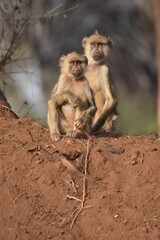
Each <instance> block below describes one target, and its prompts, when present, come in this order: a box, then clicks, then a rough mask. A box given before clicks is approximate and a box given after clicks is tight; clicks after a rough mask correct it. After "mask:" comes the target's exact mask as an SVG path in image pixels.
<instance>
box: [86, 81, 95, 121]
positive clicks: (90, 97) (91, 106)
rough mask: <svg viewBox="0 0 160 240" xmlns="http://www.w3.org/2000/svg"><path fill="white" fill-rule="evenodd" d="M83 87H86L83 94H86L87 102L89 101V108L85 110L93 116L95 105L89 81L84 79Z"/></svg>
mask: <svg viewBox="0 0 160 240" xmlns="http://www.w3.org/2000/svg"><path fill="white" fill-rule="evenodd" d="M85 89H86V93H85V94H86V96H87V99H88V102H89V108H88V109H87V110H86V111H85V112H86V113H87V114H89V115H90V116H92V117H93V116H94V114H95V112H96V110H97V108H96V105H95V101H94V97H93V94H92V92H91V89H90V86H89V82H88V81H87V80H86V87H85Z"/></svg>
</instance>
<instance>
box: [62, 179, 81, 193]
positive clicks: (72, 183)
mask: <svg viewBox="0 0 160 240" xmlns="http://www.w3.org/2000/svg"><path fill="white" fill-rule="evenodd" d="M68 177H69V178H70V182H68V181H67V180H66V179H64V181H65V182H66V183H67V184H68V185H71V187H72V188H73V190H74V192H75V193H77V189H76V186H77V185H76V184H75V182H74V181H73V179H72V178H71V177H70V175H68ZM77 187H79V186H77Z"/></svg>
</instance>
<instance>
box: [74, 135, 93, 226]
mask: <svg viewBox="0 0 160 240" xmlns="http://www.w3.org/2000/svg"><path fill="white" fill-rule="evenodd" d="M89 144H90V139H89V140H88V142H87V152H86V157H85V169H84V176H83V195H82V201H81V206H80V207H79V208H77V212H75V216H74V218H73V220H72V223H71V226H70V229H72V228H73V225H74V224H75V222H76V220H77V218H78V216H79V214H80V213H81V212H82V211H83V209H84V204H85V200H86V181H87V169H88V158H89V152H90V148H89Z"/></svg>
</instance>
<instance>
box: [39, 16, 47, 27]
mask: <svg viewBox="0 0 160 240" xmlns="http://www.w3.org/2000/svg"><path fill="white" fill-rule="evenodd" d="M39 22H40V24H41V25H42V26H43V25H44V24H45V23H46V19H45V18H43V17H42V18H40V19H39Z"/></svg>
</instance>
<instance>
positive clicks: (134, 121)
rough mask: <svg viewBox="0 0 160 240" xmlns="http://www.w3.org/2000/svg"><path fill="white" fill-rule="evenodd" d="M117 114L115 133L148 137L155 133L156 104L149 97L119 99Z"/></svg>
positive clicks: (136, 96)
mask: <svg viewBox="0 0 160 240" xmlns="http://www.w3.org/2000/svg"><path fill="white" fill-rule="evenodd" d="M118 113H119V118H118V121H117V125H116V130H117V131H120V132H123V133H127V134H130V135H132V134H133V135H139V134H144V135H149V134H151V133H154V132H155V131H157V123H156V103H155V101H154V99H153V98H152V97H150V96H142V95H139V94H134V95H132V96H130V97H120V98H119V102H118Z"/></svg>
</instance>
